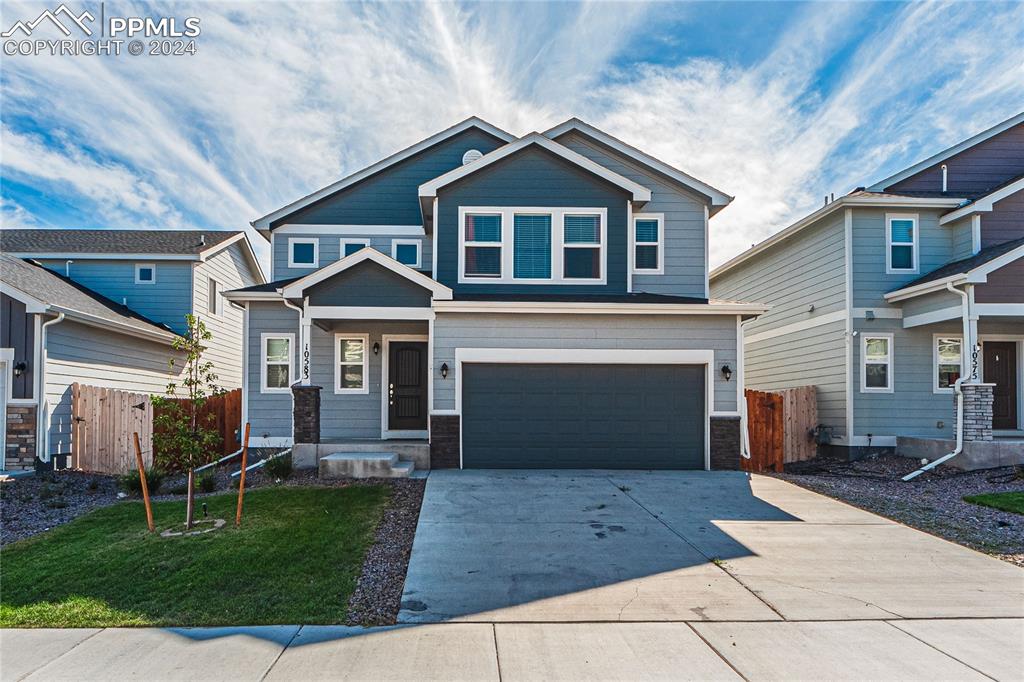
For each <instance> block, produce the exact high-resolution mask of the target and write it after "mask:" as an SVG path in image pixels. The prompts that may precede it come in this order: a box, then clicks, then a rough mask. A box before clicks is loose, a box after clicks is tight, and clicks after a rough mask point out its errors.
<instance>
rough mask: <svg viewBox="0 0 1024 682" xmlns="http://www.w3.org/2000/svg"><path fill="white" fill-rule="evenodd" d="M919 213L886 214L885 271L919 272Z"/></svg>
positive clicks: (899, 272) (891, 272) (889, 272)
mask: <svg viewBox="0 0 1024 682" xmlns="http://www.w3.org/2000/svg"><path fill="white" fill-rule="evenodd" d="M918 235H919V230H918V219H917V214H913V213H887V214H886V215H885V271H886V273H888V274H906V273H909V274H913V273H916V272H917V260H918V244H919V243H920V238H919V236H918Z"/></svg>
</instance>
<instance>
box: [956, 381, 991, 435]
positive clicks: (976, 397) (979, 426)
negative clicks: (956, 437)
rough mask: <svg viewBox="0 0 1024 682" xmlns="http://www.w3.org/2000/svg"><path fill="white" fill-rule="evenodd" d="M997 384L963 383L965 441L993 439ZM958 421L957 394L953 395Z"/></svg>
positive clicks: (961, 386) (961, 388)
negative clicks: (994, 397)
mask: <svg viewBox="0 0 1024 682" xmlns="http://www.w3.org/2000/svg"><path fill="white" fill-rule="evenodd" d="M994 386H995V384H961V385H960V390H961V391H963V394H964V441H965V442H966V441H975V440H992V401H993V397H992V388H993V387H994ZM953 400H954V405H953V410H954V411H953V419H954V422H953V423H956V421H955V420H956V402H955V401H956V394H954V395H953Z"/></svg>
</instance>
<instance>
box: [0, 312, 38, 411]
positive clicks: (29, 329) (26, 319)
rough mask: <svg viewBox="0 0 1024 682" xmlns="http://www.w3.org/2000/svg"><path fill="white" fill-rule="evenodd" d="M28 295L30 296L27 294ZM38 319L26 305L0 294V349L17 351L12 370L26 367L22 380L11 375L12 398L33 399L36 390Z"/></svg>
mask: <svg viewBox="0 0 1024 682" xmlns="http://www.w3.org/2000/svg"><path fill="white" fill-rule="evenodd" d="M26 293H27V292H26ZM35 325H36V321H35V315H31V314H29V313H27V312H25V304H24V303H22V302H21V301H18V300H16V299H14V298H11V297H10V296H8V295H7V294H3V293H0V347H3V348H11V349H13V350H14V360H13V361H12V363H11V366H12V367H13V366H14V365H16V364H18V363H19V362H24V363H25V371H24V372H23V373H22V375H21V376H20V377H16V376H14V373H13V372H11V373H10V375H9V378H10V381H11V387H10V388H11V397H12V398H33V397H35V396H33V395H32V391H33V386H35V379H34V377H35V372H36V367H35V364H36V363H35V349H36V343H35V340H36V327H35Z"/></svg>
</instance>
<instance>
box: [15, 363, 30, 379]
mask: <svg viewBox="0 0 1024 682" xmlns="http://www.w3.org/2000/svg"><path fill="white" fill-rule="evenodd" d="M13 369H14V376H16V377H20V376H21V375H22V374H24V373H25V370H26V369H28V365H26V364H25V361H24V360H22V361H21V362H19V363H17V364H15V365H14V368H13Z"/></svg>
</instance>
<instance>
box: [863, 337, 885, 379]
mask: <svg viewBox="0 0 1024 682" xmlns="http://www.w3.org/2000/svg"><path fill="white" fill-rule="evenodd" d="M863 338H864V343H863V345H862V346H861V355H862V359H861V365H862V367H861V372H862V374H861V380H862V381H861V390H862V391H865V392H882V393H888V392H891V391H892V335H891V334H890V335H885V336H883V335H877V336H868V335H865V336H864V337H863Z"/></svg>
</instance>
